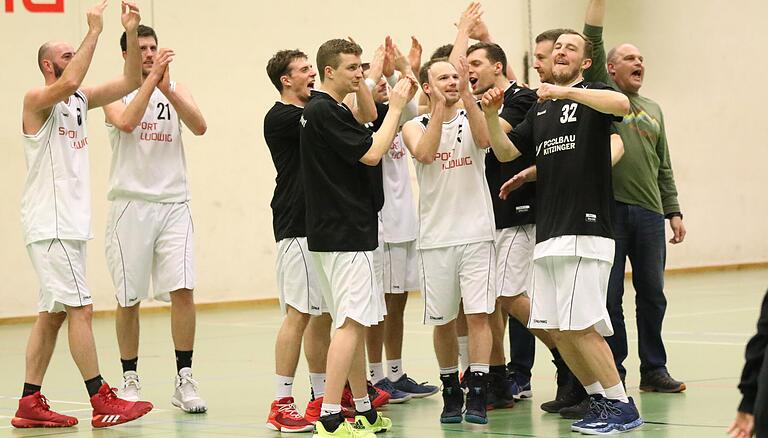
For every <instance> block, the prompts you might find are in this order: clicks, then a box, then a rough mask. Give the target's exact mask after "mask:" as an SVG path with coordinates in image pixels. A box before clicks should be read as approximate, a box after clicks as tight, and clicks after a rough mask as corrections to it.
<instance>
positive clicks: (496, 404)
mask: <svg viewBox="0 0 768 438" xmlns="http://www.w3.org/2000/svg"><path fill="white" fill-rule="evenodd" d="M518 392H520V391H519V390H518V388H517V383H516V382H515V381H514V380H512V379H510V378H509V377H508V376H505V375H503V374H497V373H490V374H489V375H488V391H487V404H486V408H487V409H488V410H489V411H490V410H493V409H505V408H512V407H514V406H515V396H516V395H517V393H518Z"/></svg>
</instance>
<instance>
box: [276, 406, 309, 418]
mask: <svg viewBox="0 0 768 438" xmlns="http://www.w3.org/2000/svg"><path fill="white" fill-rule="evenodd" d="M278 406H280V407H279V408H277V410H278V412H282V413H284V414H286V415H287V416H288V417H290V418H293V419H299V418H304V417H302V416H301V414H299V411H298V410H297V409H296V404H295V403H288V404H285V405H278Z"/></svg>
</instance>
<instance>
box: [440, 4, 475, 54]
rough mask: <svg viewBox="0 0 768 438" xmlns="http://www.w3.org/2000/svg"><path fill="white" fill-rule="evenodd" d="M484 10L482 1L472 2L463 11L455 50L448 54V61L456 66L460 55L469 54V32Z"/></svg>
mask: <svg viewBox="0 0 768 438" xmlns="http://www.w3.org/2000/svg"><path fill="white" fill-rule="evenodd" d="M482 16H483V12H482V11H481V10H480V3H478V2H472V3H470V4H469V6H467V9H465V10H464V12H462V13H461V18H459V22H458V23H457V24H456V39H455V40H454V42H453V50H451V54H450V55H449V56H448V62H450V63H451V64H453V65H454V66H457V67H458V65H459V57H460V56H467V49H468V48H469V34H470V32H471V31H472V28H473V27H474V26H475V24H476V23H477V22H478V21H480V20H481V17H482Z"/></svg>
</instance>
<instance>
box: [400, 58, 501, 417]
mask: <svg viewBox="0 0 768 438" xmlns="http://www.w3.org/2000/svg"><path fill="white" fill-rule="evenodd" d="M467 69H468V67H467V65H466V59H465V58H464V57H460V59H459V65H458V66H457V67H454V66H453V65H452V64H450V63H449V62H448V61H447V60H446V59H445V58H442V59H440V58H438V59H433V60H430V61H429V62H427V63H426V64H425V65H424V66H423V67H422V68H421V71H420V72H419V82H420V84H421V86H422V89H423V91H424V93H425V94H426V95H427V96H428V98H429V102H430V112H429V114H427V115H423V116H419V117H417V118H415V119H413V120H411V121H409V122H407V123H406V124H405V125H404V126H403V134H402V135H403V139H404V141H405V144H406V146H407V147H408V150H409V151H410V152H411V154H412V155H413V157H414V159H415V160H416V174H417V178H418V181H419V191H420V196H419V208H418V211H419V240H418V244H419V258H420V260H419V262H420V269H421V272H420V281H421V283H422V284H421V290H422V291H423V293H424V301H425V304H424V323H425V324H429V325H433V326H434V337H433V338H434V346H435V354H436V356H437V361H438V364H439V365H440V380H441V381H442V383H443V393H442V395H443V411H442V413H441V414H440V421H441V422H443V423H458V422H461V421H462V411H463V407H464V394H463V392H462V390H461V388H460V386H459V372H458V342H457V339H456V323H455V320H456V317H457V315H458V312H459V306H460V301H462V300H463V306H464V312H465V314H466V316H467V325H468V327H469V356H470V360H471V362H470V367H469V375H468V376H467V377H466V379H467V385H468V390H469V393H468V395H467V403H466V415H465V416H464V419H465V420H466V421H468V422H472V423H480V424H485V423H487V422H488V418H487V415H486V386H487V375H488V372H489V359H490V353H491V328H490V325H489V317H488V316H489V315H490V314H491V313H493V311H494V307H495V301H496V289H495V277H494V271H495V258H496V255H495V252H494V245H493V239H494V218H493V205H492V201H491V197H490V191H489V189H488V184H487V182H486V179H485V165H484V160H485V154H486V150H485V149H486V148H487V147H488V145H489V144H490V143H489V140H488V133H487V129H486V128H485V123H483V118H482V117H483V115H482V112H481V111H480V109H479V108H478V106H477V104H476V102H475V98H474V96H473V95H472V93H471V91H470V89H469V82H468V72H467ZM460 102H463V106H464V108H465V109H462V108H461V107H460V106H459V105H460Z"/></svg>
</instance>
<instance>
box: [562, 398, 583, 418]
mask: <svg viewBox="0 0 768 438" xmlns="http://www.w3.org/2000/svg"><path fill="white" fill-rule="evenodd" d="M589 400H590V398H589V397H585V398H584V399H583V400H582V401H580V402H579V403H577V404H575V405H573V406H568V407H565V408H563V409H560V416H561V417H563V418H567V419H569V420H581V419H582V418H584V416H585V415H586V414H587V411H588V410H589Z"/></svg>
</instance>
